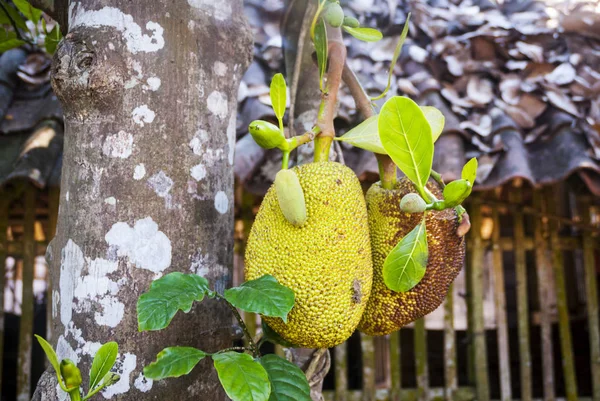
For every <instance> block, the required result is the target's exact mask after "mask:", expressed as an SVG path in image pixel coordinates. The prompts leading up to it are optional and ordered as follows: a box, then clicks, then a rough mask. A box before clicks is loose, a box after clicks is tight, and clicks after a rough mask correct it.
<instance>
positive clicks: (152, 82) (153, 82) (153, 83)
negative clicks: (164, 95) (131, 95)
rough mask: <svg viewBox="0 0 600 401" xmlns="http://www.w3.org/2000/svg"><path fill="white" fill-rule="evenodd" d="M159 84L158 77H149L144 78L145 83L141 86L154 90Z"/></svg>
mask: <svg viewBox="0 0 600 401" xmlns="http://www.w3.org/2000/svg"><path fill="white" fill-rule="evenodd" d="M160 85H161V81H160V78H159V77H150V78H148V79H147V80H146V85H144V86H143V88H144V89H149V90H151V91H152V92H156V91H157V90H158V88H160Z"/></svg>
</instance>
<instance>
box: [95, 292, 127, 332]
mask: <svg viewBox="0 0 600 401" xmlns="http://www.w3.org/2000/svg"><path fill="white" fill-rule="evenodd" d="M98 303H99V304H100V307H101V308H102V311H101V312H100V311H96V312H95V313H94V320H95V321H96V323H98V324H99V325H100V326H108V327H113V328H114V327H117V326H118V325H119V323H121V320H123V316H125V305H124V304H123V302H121V301H119V300H118V299H117V298H115V297H104V298H101V299H100V301H99V302H98Z"/></svg>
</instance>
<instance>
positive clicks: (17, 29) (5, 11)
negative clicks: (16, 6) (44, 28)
mask: <svg viewBox="0 0 600 401" xmlns="http://www.w3.org/2000/svg"><path fill="white" fill-rule="evenodd" d="M0 7H2V10H4V14H6V16H7V17H8V20H9V21H10V25H11V26H12V27H13V29H14V30H15V33H16V35H17V39H19V40H22V41H23V42H26V43H29V44H30V45H32V46H35V43H33V42H31V41H30V40H28V39H26V38H25V37H23V35H22V34H21V31H20V30H19V28H18V27H17V24H16V23H15V21H13V19H12V18H11V17H10V14H9V13H8V10H7V9H6V7H10V6H5V5H4V3H2V2H0Z"/></svg>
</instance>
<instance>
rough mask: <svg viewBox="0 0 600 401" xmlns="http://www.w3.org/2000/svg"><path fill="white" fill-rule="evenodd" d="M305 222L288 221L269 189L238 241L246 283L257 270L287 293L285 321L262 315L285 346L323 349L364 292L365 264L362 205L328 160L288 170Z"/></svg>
mask: <svg viewBox="0 0 600 401" xmlns="http://www.w3.org/2000/svg"><path fill="white" fill-rule="evenodd" d="M293 171H295V172H296V174H297V176H298V179H299V181H300V185H301V186H302V189H303V190H304V198H305V201H306V210H307V215H308V219H307V220H306V223H305V224H304V225H303V226H302V227H296V226H294V225H292V224H291V223H289V222H288V221H287V219H286V218H285V216H284V215H283V213H282V211H281V208H280V207H279V203H278V201H277V195H276V190H275V188H274V186H271V188H270V189H269V191H268V192H267V194H266V195H265V198H264V200H263V202H262V204H261V206H260V209H259V211H258V214H257V215H256V219H255V221H254V224H253V225H252V229H251V230H250V235H249V237H248V243H247V246H246V255H245V262H246V263H245V264H246V266H245V274H246V279H247V280H253V279H257V278H259V277H262V276H263V275H265V274H271V275H273V276H274V277H275V278H276V279H277V280H278V281H279V283H280V284H282V285H285V286H286V287H288V288H290V289H291V290H292V291H294V293H295V295H296V302H295V304H294V307H293V309H292V310H291V312H290V313H289V315H288V322H287V324H286V323H284V322H283V321H282V320H281V319H280V318H272V317H263V319H265V321H266V322H267V324H268V325H269V326H270V327H271V328H272V329H273V330H274V331H275V332H277V334H279V335H280V336H281V337H283V339H285V340H286V341H289V342H290V343H293V344H296V345H298V346H302V347H308V348H328V347H333V346H335V345H337V344H340V343H342V342H344V341H345V340H346V339H348V337H350V335H351V334H352V333H353V332H354V330H355V329H356V326H357V325H358V323H359V321H360V318H361V316H362V314H363V311H364V308H365V305H366V302H367V300H368V299H369V295H370V293H371V283H372V277H373V266H372V261H371V244H370V238H369V225H368V220H367V208H366V205H365V199H364V196H363V193H362V189H361V186H360V183H359V181H358V179H357V178H356V175H355V174H354V173H353V172H352V170H350V169H349V168H347V167H345V166H343V165H341V164H339V163H333V162H315V163H310V164H304V165H301V166H298V167H294V168H293Z"/></svg>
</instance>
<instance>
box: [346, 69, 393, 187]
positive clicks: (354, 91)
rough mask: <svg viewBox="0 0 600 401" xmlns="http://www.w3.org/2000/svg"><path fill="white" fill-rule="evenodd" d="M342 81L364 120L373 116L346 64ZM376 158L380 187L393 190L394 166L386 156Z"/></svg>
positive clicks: (373, 112) (367, 98) (367, 99)
mask: <svg viewBox="0 0 600 401" xmlns="http://www.w3.org/2000/svg"><path fill="white" fill-rule="evenodd" d="M342 79H343V80H344V83H345V84H346V86H347V87H348V89H350V94H351V95H352V97H353V98H354V103H356V108H357V109H358V111H359V112H360V114H362V116H363V117H364V119H365V120H366V119H367V118H369V117H372V116H374V115H375V111H374V110H373V104H372V103H371V99H369V96H368V95H367V93H366V92H365V89H364V88H363V87H362V85H361V84H360V81H359V80H358V77H357V76H356V74H355V73H354V71H353V70H352V68H350V66H349V65H348V63H347V62H345V63H344V69H343V71H342ZM375 157H376V158H377V165H378V166H379V179H380V180H381V187H382V188H384V189H393V188H394V187H395V186H396V180H397V178H396V165H395V164H394V162H393V160H392V159H391V158H390V157H389V156H388V155H382V154H377V153H376V154H375Z"/></svg>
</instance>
